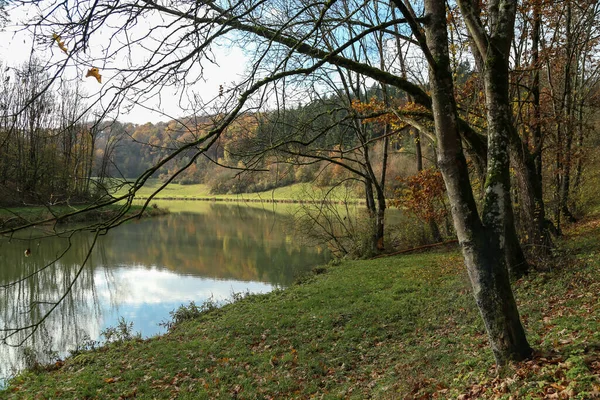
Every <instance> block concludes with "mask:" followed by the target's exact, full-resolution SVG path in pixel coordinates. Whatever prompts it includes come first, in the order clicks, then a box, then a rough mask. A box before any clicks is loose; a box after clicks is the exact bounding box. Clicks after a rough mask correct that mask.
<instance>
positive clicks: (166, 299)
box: [0, 204, 329, 379]
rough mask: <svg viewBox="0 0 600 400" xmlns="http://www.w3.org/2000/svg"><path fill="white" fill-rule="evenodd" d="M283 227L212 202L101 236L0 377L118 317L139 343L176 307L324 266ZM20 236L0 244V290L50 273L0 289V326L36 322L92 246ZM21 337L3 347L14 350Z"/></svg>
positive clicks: (6, 356)
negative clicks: (127, 323)
mask: <svg viewBox="0 0 600 400" xmlns="http://www.w3.org/2000/svg"><path fill="white" fill-rule="evenodd" d="M284 226H285V216H283V215H281V214H276V213H274V212H272V211H266V210H263V209H257V208H250V207H239V206H229V205H223V204H212V205H210V207H209V208H207V209H206V212H204V213H181V214H170V215H166V216H164V217H158V218H152V219H145V220H140V221H138V222H134V223H129V224H126V225H123V226H120V227H118V228H116V229H114V230H112V231H110V232H109V233H108V234H107V235H105V236H101V237H100V238H99V239H98V242H97V243H96V246H95V247H94V249H93V251H92V254H91V257H90V260H89V262H88V263H87V265H86V266H85V268H83V270H82V272H81V274H80V276H79V278H78V280H77V282H76V283H75V285H74V286H73V288H72V290H71V292H70V293H69V295H68V296H66V297H65V299H64V300H63V302H62V303H61V304H60V305H59V306H58V307H57V309H56V310H54V311H53V312H52V314H51V315H50V317H49V318H48V319H47V320H46V321H45V322H44V324H43V326H42V329H38V330H37V331H36V332H35V333H34V334H33V335H32V337H31V338H29V339H28V340H27V341H26V343H25V345H26V346H27V350H25V351H24V350H23V348H14V347H11V346H9V345H0V359H1V360H2V361H3V362H2V363H0V379H1V378H3V377H4V378H5V377H7V376H9V374H10V373H11V372H12V371H17V370H20V369H22V368H23V367H24V365H25V362H26V358H27V357H25V353H27V355H28V356H30V358H33V357H31V356H35V357H36V358H37V360H38V361H40V362H50V361H52V358H53V356H54V355H55V353H54V352H57V353H58V354H59V355H60V356H64V355H65V354H66V353H67V352H68V351H69V350H73V349H74V348H75V347H76V346H77V345H78V344H82V343H83V342H84V341H85V340H87V339H93V340H98V339H99V337H100V332H101V330H103V329H105V328H106V327H107V326H112V325H116V323H117V321H118V318H119V316H124V317H125V319H126V320H128V321H133V322H134V329H135V330H136V331H141V333H142V335H143V336H149V335H153V334H157V333H160V328H159V327H158V322H161V321H163V320H165V319H167V318H168V312H169V311H171V310H173V309H174V308H176V307H177V306H178V305H180V304H182V303H187V302H189V301H192V300H194V301H196V302H197V303H198V302H202V301H205V300H206V299H208V298H210V297H212V298H213V299H215V300H224V299H226V298H228V297H230V295H231V294H232V292H246V291H250V292H267V291H269V290H271V289H272V288H273V287H282V286H287V285H289V284H291V283H292V282H293V280H294V278H295V277H296V276H297V275H299V274H301V273H304V272H305V271H307V270H308V269H310V268H312V267H313V266H314V265H317V264H322V263H325V262H327V261H328V259H329V254H328V252H327V251H325V250H321V249H318V248H317V249H315V248H310V249H309V248H304V247H302V246H301V245H299V244H298V243H299V242H298V241H295V240H293V238H292V237H291V236H290V234H289V233H286V232H285V230H284ZM28 235H31V236H30V238H29V239H27V240H22V241H18V240H13V241H11V242H8V241H2V242H0V285H5V284H8V283H10V282H15V281H18V280H19V279H22V278H24V277H27V276H28V275H29V274H31V273H32V272H33V271H35V270H36V269H39V268H40V266H43V265H46V264H50V265H49V267H48V268H46V269H45V270H43V271H42V272H40V273H38V274H35V275H33V276H32V277H30V278H28V279H25V280H24V281H22V282H20V283H18V284H15V285H13V286H10V287H8V288H5V289H0V328H7V327H13V326H28V325H30V324H32V323H34V322H36V321H38V320H39V318H41V316H43V315H44V313H45V311H46V310H48V308H49V307H51V304H50V303H51V302H55V301H56V300H57V299H58V298H60V297H61V296H62V294H63V293H64V292H65V290H66V289H67V288H68V286H69V285H70V284H71V282H72V280H73V279H74V277H75V275H76V274H77V272H78V270H79V268H80V265H81V263H82V261H83V260H84V259H85V257H86V254H87V251H88V249H89V248H90V246H91V244H92V241H93V234H91V233H80V234H77V235H74V236H72V237H71V238H62V237H59V236H53V237H48V238H43V239H35V236H36V233H35V232H34V233H28ZM31 237H33V238H34V239H31ZM69 243H71V247H70V248H69V249H68V251H67V252H66V253H65V254H64V255H63V256H62V257H60V259H59V260H57V261H56V262H53V261H54V260H56V259H57V258H58V257H59V255H60V254H62V253H63V252H64V251H65V250H66V249H67V248H68V247H69ZM27 248H30V249H31V255H30V256H28V257H26V256H25V254H24V251H25V249H27ZM28 333H29V331H27V330H26V331H22V332H19V333H18V334H16V335H14V336H13V337H11V338H10V339H9V340H8V341H7V342H8V343H9V344H15V343H19V342H20V341H21V340H22V339H23V338H24V337H25V336H26V335H27V334H28Z"/></svg>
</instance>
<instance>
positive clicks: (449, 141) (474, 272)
mask: <svg viewBox="0 0 600 400" xmlns="http://www.w3.org/2000/svg"><path fill="white" fill-rule="evenodd" d="M513 6H514V5H513ZM425 9H426V13H427V15H428V16H429V21H428V24H427V25H426V28H425V35H426V40H427V47H428V49H427V50H428V51H429V52H430V57H429V59H430V60H433V63H432V62H431V61H430V84H431V90H432V100H433V113H434V121H435V128H436V134H437V139H438V157H439V165H440V169H441V171H442V175H443V177H444V181H445V183H446V187H447V189H448V197H449V199H450V204H451V209H452V217H453V220H454V226H455V228H456V232H457V236H458V239H459V242H460V244H461V248H462V252H463V256H464V259H465V264H466V267H467V271H468V273H469V277H470V280H471V284H472V287H473V294H474V297H475V300H476V303H477V306H478V307H479V310H480V313H481V316H482V318H483V321H484V323H485V327H486V330H487V333H488V337H489V340H490V344H491V347H492V350H493V352H494V356H495V358H496V362H497V363H498V364H499V365H503V364H505V363H506V362H507V361H511V360H521V359H524V358H526V357H528V356H529V355H530V354H531V348H530V346H529V343H528V342H527V338H526V336H525V331H524V329H523V326H522V324H521V321H520V317H519V313H518V310H517V306H516V302H515V299H514V296H513V293H512V289H511V286H510V280H509V276H508V270H507V267H506V259H505V248H506V243H507V240H506V239H507V237H506V235H507V233H508V234H514V229H513V231H507V229H506V223H507V210H508V206H509V205H510V192H509V185H510V179H509V155H508V139H509V134H508V131H506V129H505V126H506V125H505V122H506V121H505V117H506V115H507V112H506V111H507V110H505V109H502V108H495V109H494V110H491V112H490V114H489V115H488V124H489V125H490V126H491V129H490V132H489V135H488V169H487V173H486V182H485V195H484V205H483V210H482V217H481V218H480V217H479V214H478V211H477V207H476V204H475V199H474V196H473V191H472V188H471V184H470V181H469V174H468V168H467V163H466V159H465V156H464V152H463V148H462V144H461V139H460V136H459V132H458V123H457V121H458V112H457V108H456V102H455V98H454V88H453V82H452V74H451V71H450V58H449V54H448V36H447V22H446V8H445V2H443V1H440V0H426V1H425ZM486 59H487V57H486ZM487 62H488V63H490V65H492V64H493V62H494V60H493V59H487ZM506 69H507V71H506V73H505V74H506V76H508V68H506ZM490 73H491V72H490ZM489 78H492V77H491V75H490V76H489ZM488 83H492V84H493V85H492V86H489V87H487V88H486V89H487V90H486V97H488V107H489V106H490V105H494V106H495V105H496V103H498V102H501V101H503V99H504V98H508V90H507V89H508V81H506V87H503V80H500V79H498V80H491V79H490V80H488ZM504 90H506V94H504V93H503V91H504Z"/></svg>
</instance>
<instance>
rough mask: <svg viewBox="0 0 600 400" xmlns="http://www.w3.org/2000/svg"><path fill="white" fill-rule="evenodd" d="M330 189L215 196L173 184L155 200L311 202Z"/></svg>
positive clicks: (296, 187)
mask: <svg viewBox="0 0 600 400" xmlns="http://www.w3.org/2000/svg"><path fill="white" fill-rule="evenodd" d="M160 186H161V182H160V181H159V180H158V179H150V180H148V182H147V183H146V185H144V187H142V188H141V189H140V190H139V191H138V192H137V194H136V197H138V198H147V197H148V196H150V195H152V194H153V193H154V192H155V191H156V190H157V189H158V188H159V187H160ZM327 190H329V189H327V188H326V189H320V188H316V187H314V186H313V185H311V184H309V183H296V184H293V185H289V186H284V187H280V188H276V189H273V190H267V191H265V192H259V193H242V194H220V195H215V194H211V193H210V188H209V186H208V185H205V184H193V185H181V184H178V183H171V184H169V185H168V186H167V187H165V188H164V189H163V190H162V191H160V192H159V193H158V194H157V195H156V196H155V199H157V200H158V199H163V200H164V199H180V200H197V199H205V200H210V199H221V200H232V201H233V200H239V201H244V200H246V201H291V200H310V199H311V197H310V194H312V193H314V192H315V191H317V192H320V191H327ZM125 193H127V188H121V189H120V190H119V191H117V193H116V195H123V194H125ZM333 196H334V197H335V198H339V199H343V198H345V197H347V196H346V193H345V189H344V188H342V187H339V188H335V189H334V190H333Z"/></svg>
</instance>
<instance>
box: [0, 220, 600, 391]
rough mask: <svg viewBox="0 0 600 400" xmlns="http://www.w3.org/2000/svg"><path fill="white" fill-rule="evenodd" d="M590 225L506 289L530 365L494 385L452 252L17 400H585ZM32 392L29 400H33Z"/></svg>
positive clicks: (287, 299)
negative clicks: (531, 350)
mask: <svg viewBox="0 0 600 400" xmlns="http://www.w3.org/2000/svg"><path fill="white" fill-rule="evenodd" d="M599 239H600V220H590V221H588V222H587V223H583V224H580V225H578V226H577V227H576V228H575V229H573V230H572V231H571V232H570V238H569V240H568V241H567V242H565V243H564V244H563V247H564V251H565V252H566V255H565V256H564V257H562V258H560V259H557V263H556V265H553V266H552V269H551V270H550V269H549V266H546V267H548V269H549V270H548V271H546V272H536V273H534V274H532V276H531V277H529V278H526V279H524V280H521V281H519V282H517V284H516V295H517V299H518V302H519V305H520V310H521V314H522V316H523V320H524V321H525V324H526V328H527V331H528V333H529V338H530V341H531V343H532V345H533V346H534V347H535V348H536V350H537V352H536V356H535V357H534V358H533V359H532V360H529V361H526V362H524V363H519V364H517V365H514V366H512V367H510V368H508V369H507V370H506V371H504V372H503V374H502V375H501V376H500V377H498V376H496V375H495V373H494V371H493V360H492V355H491V352H490V350H489V349H488V345H487V341H486V337H485V335H484V331H483V328H482V324H481V322H480V318H479V316H478V313H477V311H476V309H475V306H474V302H473V300H472V297H471V295H470V293H469V285H468V280H467V278H466V276H465V273H464V271H463V267H462V262H461V257H460V255H459V254H458V253H457V252H456V251H455V250H450V251H447V252H443V251H439V252H430V253H424V254H415V255H408V256H401V257H389V258H381V259H376V260H371V261H352V262H344V263H342V264H341V265H338V266H330V267H328V268H327V270H326V271H325V272H324V273H321V274H318V275H314V276H312V277H309V278H307V279H306V280H305V281H304V282H302V283H301V284H299V285H296V286H293V287H291V288H289V289H286V290H284V291H277V292H274V293H271V294H267V295H260V296H250V297H248V298H246V299H244V300H241V301H239V302H237V303H234V304H231V305H228V306H225V307H224V308H222V309H220V310H217V311H212V312H210V313H207V314H205V315H203V316H202V317H201V318H199V319H196V320H192V321H189V322H185V323H183V324H181V325H179V326H178V327H177V328H176V329H174V331H172V332H171V333H170V334H167V335H165V336H162V337H158V338H154V339H149V340H145V341H135V342H128V343H122V344H113V345H110V346H108V347H105V348H102V349H100V350H96V351H94V352H90V353H84V354H81V355H79V356H77V357H75V358H72V359H68V360H66V361H65V362H64V364H63V363H59V364H58V365H57V366H56V367H55V370H53V371H46V372H43V371H40V372H27V373H25V374H23V375H22V376H20V377H18V378H16V379H15V380H13V382H12V384H11V386H10V388H9V389H8V390H7V391H6V392H5V393H0V395H3V396H4V397H8V398H11V397H14V398H34V397H35V398H107V399H113V398H119V396H121V397H122V398H129V397H133V396H137V398H164V399H167V398H181V399H186V398H189V399H197V398H217V397H219V398H235V397H237V398H275V399H282V398H311V397H313V396H314V397H318V398H331V399H335V398H356V399H364V398H369V397H370V398H383V399H388V398H389V399H392V398H432V397H433V398H457V397H459V395H460V397H459V398H462V399H471V398H472V399H475V398H507V399H508V398H509V394H511V395H512V396H513V398H544V397H546V398H582V399H587V398H592V396H593V393H594V392H595V393H598V390H599V389H600V386H599V385H600V382H599V380H598V374H599V373H600V304H599V302H598V293H600V257H599V255H598V253H599V251H600V245H599V243H600V241H599ZM36 396H39V397H36Z"/></svg>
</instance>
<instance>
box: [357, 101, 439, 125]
mask: <svg viewBox="0 0 600 400" xmlns="http://www.w3.org/2000/svg"><path fill="white" fill-rule="evenodd" d="M352 109H354V110H355V111H356V112H358V113H360V114H364V115H366V118H365V119H364V123H369V122H372V123H376V124H380V125H387V124H389V125H391V127H392V128H393V129H395V130H400V129H403V128H405V127H406V126H407V123H406V122H405V121H403V120H402V118H400V115H401V114H403V115H411V114H420V113H428V111H427V110H426V109H425V108H424V107H423V106H420V105H418V104H416V103H412V102H408V103H403V104H402V105H401V106H389V105H386V104H385V103H384V102H383V101H382V100H379V99H377V98H376V97H372V98H371V99H370V100H369V102H368V103H363V102H361V101H359V100H353V101H352ZM370 115H372V116H370Z"/></svg>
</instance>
